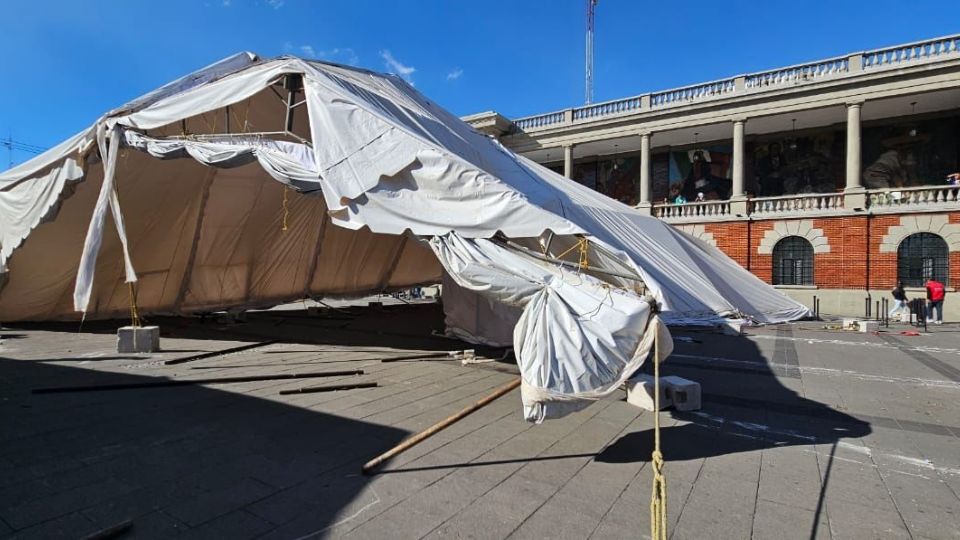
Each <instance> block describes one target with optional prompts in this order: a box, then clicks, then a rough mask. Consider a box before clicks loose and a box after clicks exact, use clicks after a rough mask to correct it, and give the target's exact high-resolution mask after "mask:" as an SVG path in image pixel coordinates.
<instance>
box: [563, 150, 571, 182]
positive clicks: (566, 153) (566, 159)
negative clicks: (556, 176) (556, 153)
mask: <svg viewBox="0 0 960 540" xmlns="http://www.w3.org/2000/svg"><path fill="white" fill-rule="evenodd" d="M563 175H564V176H566V177H567V178H573V145H572V144H565V145H564V146H563Z"/></svg>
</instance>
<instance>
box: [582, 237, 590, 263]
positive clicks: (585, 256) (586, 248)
mask: <svg viewBox="0 0 960 540" xmlns="http://www.w3.org/2000/svg"><path fill="white" fill-rule="evenodd" d="M588 268H590V244H588V243H587V239H586V238H581V239H580V269H581V270H584V269H588Z"/></svg>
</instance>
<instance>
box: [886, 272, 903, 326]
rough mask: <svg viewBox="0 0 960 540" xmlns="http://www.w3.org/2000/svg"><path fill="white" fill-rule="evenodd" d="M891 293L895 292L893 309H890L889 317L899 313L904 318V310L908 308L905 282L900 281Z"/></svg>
mask: <svg viewBox="0 0 960 540" xmlns="http://www.w3.org/2000/svg"><path fill="white" fill-rule="evenodd" d="M890 293H891V294H893V309H891V310H890V313H889V317H890V318H893V316H894V315H899V316H900V319H901V320H903V312H904V311H905V310H906V309H907V291H905V290H903V282H902V281H898V282H897V286H896V287H894V289H893V290H892V291H890Z"/></svg>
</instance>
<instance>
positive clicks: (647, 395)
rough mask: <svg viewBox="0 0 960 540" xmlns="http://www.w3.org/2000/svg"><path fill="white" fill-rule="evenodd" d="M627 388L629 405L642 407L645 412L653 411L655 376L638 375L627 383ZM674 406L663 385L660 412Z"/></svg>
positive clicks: (661, 387) (661, 386)
mask: <svg viewBox="0 0 960 540" xmlns="http://www.w3.org/2000/svg"><path fill="white" fill-rule="evenodd" d="M661 382H662V378H661ZM626 386H627V403H629V404H631V405H633V406H635V407H640V408H641V409H643V410H645V411H652V410H653V403H654V401H653V375H647V374H645V373H641V374H640V375H636V376H634V377H633V378H632V379H629V380H628V381H627V382H626ZM672 404H673V403H672V402H671V401H670V396H669V395H667V392H666V387H665V386H664V385H662V384H661V385H660V410H661V411H662V410H664V409H666V408H667V407H669V406H670V405H672Z"/></svg>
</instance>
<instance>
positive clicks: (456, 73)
mask: <svg viewBox="0 0 960 540" xmlns="http://www.w3.org/2000/svg"><path fill="white" fill-rule="evenodd" d="M462 75H463V70H462V69H460V68H454V69H453V71H451V72H450V73H447V80H448V81H455V80H457V79H459V78H460V77H461V76H462Z"/></svg>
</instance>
